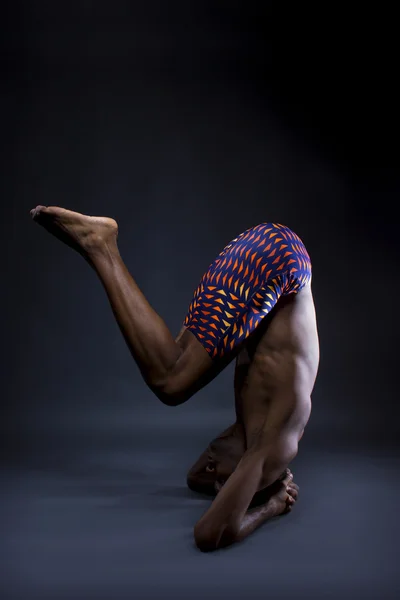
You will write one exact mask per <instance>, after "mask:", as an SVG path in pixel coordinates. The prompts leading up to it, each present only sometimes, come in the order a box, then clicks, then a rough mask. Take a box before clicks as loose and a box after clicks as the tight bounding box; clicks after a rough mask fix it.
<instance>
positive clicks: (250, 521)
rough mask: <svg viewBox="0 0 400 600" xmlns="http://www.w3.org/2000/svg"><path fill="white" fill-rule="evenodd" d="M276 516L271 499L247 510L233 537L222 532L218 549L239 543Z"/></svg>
mask: <svg viewBox="0 0 400 600" xmlns="http://www.w3.org/2000/svg"><path fill="white" fill-rule="evenodd" d="M276 515H277V510H276V505H275V504H274V501H273V499H270V500H268V502H267V503H266V504H263V505H261V506H257V507H256V508H252V509H250V510H248V511H247V512H246V513H245V515H244V516H243V518H242V521H241V523H240V526H239V529H238V531H237V532H235V533H234V535H233V534H232V533H231V532H229V531H228V530H226V533H225V532H224V533H223V534H222V536H221V540H220V542H219V545H218V547H219V548H224V547H226V546H230V545H231V544H234V543H235V542H241V541H242V540H244V538H246V537H247V536H248V535H250V534H251V533H253V531H254V530H255V529H257V527H259V526H260V525H262V524H263V523H265V521H268V519H272V518H273V517H275V516H276Z"/></svg>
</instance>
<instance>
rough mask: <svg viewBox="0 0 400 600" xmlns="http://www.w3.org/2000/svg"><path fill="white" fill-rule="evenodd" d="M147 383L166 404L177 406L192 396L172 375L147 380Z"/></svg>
mask: <svg viewBox="0 0 400 600" xmlns="http://www.w3.org/2000/svg"><path fill="white" fill-rule="evenodd" d="M147 385H148V387H149V388H150V389H151V391H152V392H153V393H154V394H155V395H156V396H157V398H158V399H159V400H160V401H161V402H162V403H163V404H165V405H166V406H178V405H179V404H183V402H186V401H187V400H189V398H190V397H191V396H192V394H191V393H190V391H189V390H188V389H187V388H185V387H184V386H182V385H181V384H180V383H179V381H177V380H176V377H173V376H166V377H165V379H163V380H162V381H157V382H154V381H147Z"/></svg>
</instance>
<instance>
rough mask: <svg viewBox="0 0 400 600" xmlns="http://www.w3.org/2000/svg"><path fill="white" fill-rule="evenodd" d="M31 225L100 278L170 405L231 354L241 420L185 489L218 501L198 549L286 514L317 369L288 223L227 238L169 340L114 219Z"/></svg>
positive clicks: (301, 254)
mask: <svg viewBox="0 0 400 600" xmlns="http://www.w3.org/2000/svg"><path fill="white" fill-rule="evenodd" d="M31 216H32V218H33V219H34V220H35V221H37V222H38V223H39V224H40V225H42V226H43V227H44V228H45V229H47V231H49V232H50V233H52V234H53V235H55V236H56V237H58V238H59V239H60V240H62V241H63V242H65V243H66V244H68V245H69V246H70V247H72V248H74V249H75V250H77V251H78V252H79V253H80V254H81V255H82V256H83V257H84V258H85V260H86V261H87V262H88V263H89V265H90V266H91V267H92V268H93V269H94V270H95V272H96V273H97V275H98V277H99V278H100V280H101V282H102V284H103V286H104V289H105V291H106V293H107V296H108V299H109V302H110V305H111V308H112V310H113V313H114V316H115V318H116V320H117V322H118V325H119V327H120V329H121V332H122V334H123V336H124V338H125V340H126V343H127V345H128V347H129V350H130V352H131V354H132V356H133V358H134V359H135V361H136V363H137V365H138V367H139V369H140V371H141V373H142V376H143V378H144V380H145V382H146V383H147V385H148V386H149V387H150V389H151V390H152V391H153V392H154V393H155V395H156V396H157V397H158V398H159V399H160V400H161V401H162V402H163V403H164V404H167V405H169V406H176V405H178V404H181V403H183V402H185V401H186V400H188V399H189V398H190V397H191V396H192V395H193V394H194V393H196V392H197V391H198V390H200V389H201V388H202V387H203V386H204V385H206V384H207V383H208V382H210V381H211V380H212V379H213V378H214V377H215V376H216V375H217V374H218V373H220V372H221V370H222V369H223V368H224V367H225V366H226V365H227V364H228V363H229V362H230V361H231V360H233V359H234V358H236V370H235V405H236V422H235V423H234V424H233V425H232V426H231V427H229V428H228V429H227V430H226V431H224V432H223V433H222V434H221V435H220V436H218V438H217V439H216V440H214V441H213V442H212V443H211V444H210V446H209V448H208V449H207V450H206V452H204V453H203V454H202V456H201V457H200V458H199V460H198V461H197V462H196V464H195V465H194V466H193V467H192V469H191V470H190V472H189V474H188V485H189V486H190V487H191V488H192V489H197V490H200V491H206V492H207V491H208V492H211V491H214V492H216V497H215V499H214V501H213V502H212V504H211V506H210V508H209V509H208V510H207V511H206V513H205V514H204V515H203V516H202V517H201V519H200V520H199V521H198V523H197V524H196V526H195V528H194V537H195V541H196V544H197V546H198V548H199V549H200V550H202V551H208V550H214V549H217V548H221V547H224V546H227V545H229V544H231V543H233V542H237V541H240V540H242V539H243V538H244V537H246V536H247V535H248V534H249V533H251V532H252V531H253V530H254V529H255V528H256V527H257V526H258V525H260V524H261V523H262V522H264V521H266V520H267V519H268V518H271V517H274V516H277V515H278V514H282V513H284V512H288V511H289V510H290V509H291V507H292V506H293V504H294V503H295V501H296V498H297V493H298V487H297V485H296V484H294V483H293V476H292V474H291V472H290V471H289V469H288V468H287V467H288V465H289V463H290V462H291V461H292V460H293V458H294V457H295V456H296V454H297V451H298V443H299V440H300V438H301V437H302V435H303V432H304V428H305V426H306V424H307V421H308V419H309V416H310V412H311V392H312V389H313V386H314V382H315V378H316V375H317V369H318V362H319V345H318V333H317V325H316V317H315V309H314V303H313V297H312V292H311V264H310V259H309V256H308V253H307V251H306V249H305V247H304V245H303V243H302V241H301V240H300V238H299V237H298V236H297V235H296V234H295V233H293V232H292V231H291V230H290V229H288V228H287V227H285V226H283V225H280V224H276V223H261V224H260V225H256V226H255V227H252V228H250V229H247V230H246V231H245V232H243V233H242V234H240V235H239V236H238V237H237V238H235V239H234V240H232V242H230V243H229V244H228V245H227V246H226V247H225V248H224V249H223V251H222V252H221V253H220V255H219V256H218V257H217V258H216V259H215V260H214V261H213V263H212V264H211V265H210V267H209V269H208V270H207V272H206V273H205V274H204V276H203V278H202V279H201V281H200V284H199V286H198V288H197V290H196V291H195V294H194V297H193V300H192V302H191V304H190V307H189V311H188V313H187V315H186V318H185V320H184V323H183V327H182V329H181V331H180V333H179V335H178V337H177V338H176V339H174V338H173V336H172V335H171V333H170V332H169V330H168V329H167V327H166V325H165V323H164V321H163V320H162V319H161V318H160V316H159V315H158V314H157V313H156V312H155V311H154V310H153V308H152V307H151V306H150V304H149V303H148V301H147V300H146V298H145V297H144V295H143V294H142V292H141V291H140V289H139V287H138V286H137V284H136V283H135V281H134V280H133V278H132V276H131V275H130V274H129V272H128V270H127V268H126V266H125V264H124V262H123V261H122V258H121V256H120V253H119V250H118V246H117V234H118V226H117V223H116V222H115V221H114V220H113V219H110V218H106V217H90V216H86V215H82V214H80V213H76V212H72V211H69V210H66V209H63V208H60V207H54V206H50V207H45V206H37V207H36V208H35V209H33V210H32V211H31Z"/></svg>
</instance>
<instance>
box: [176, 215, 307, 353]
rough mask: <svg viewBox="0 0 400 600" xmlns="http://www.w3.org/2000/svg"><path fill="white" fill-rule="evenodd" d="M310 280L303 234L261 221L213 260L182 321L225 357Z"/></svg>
mask: <svg viewBox="0 0 400 600" xmlns="http://www.w3.org/2000/svg"><path fill="white" fill-rule="evenodd" d="M310 280H311V261H310V257H309V255H308V253H307V250H306V248H305V246H304V244H303V242H302V241H301V239H300V238H299V236H298V235H296V234H295V233H294V232H293V231H291V230H290V229H289V228H288V227H285V226H284V225H280V224H279V223H261V224H260V225H256V226H255V227H251V228H250V229H247V230H246V231H244V232H243V233H241V234H240V235H239V236H238V237H236V238H235V239H234V240H232V241H231V242H230V243H229V244H228V245H227V246H225V248H224V249H223V250H222V252H221V253H220V254H219V255H218V256H217V258H216V259H215V260H214V261H213V262H212V263H211V265H210V267H209V268H208V270H207V271H206V273H205V274H204V275H203V277H202V279H201V281H200V284H199V285H198V287H197V289H196V291H195V293H194V296H193V299H192V301H191V303H190V306H189V309H188V313H187V315H186V318H185V320H184V323H183V325H184V326H185V327H186V329H189V330H190V331H192V333H193V334H194V335H195V336H196V337H197V339H198V340H199V341H200V342H201V343H202V344H203V346H204V347H205V349H206V350H207V352H208V353H209V354H210V356H211V357H212V358H219V357H222V356H224V355H225V354H226V353H227V352H230V351H232V350H233V348H234V347H235V346H236V345H237V344H239V343H241V342H242V341H243V340H244V339H245V338H246V337H247V336H249V335H250V333H251V332H252V331H254V329H255V328H256V327H257V325H258V324H259V323H260V321H261V320H262V319H263V318H264V317H265V315H267V314H268V313H269V312H270V310H271V309H272V308H273V307H274V305H275V304H276V303H277V301H278V299H279V298H280V296H282V295H286V294H289V293H291V292H298V291H299V290H300V289H301V288H302V287H304V286H305V285H306V284H307V283H308V282H309V281H310Z"/></svg>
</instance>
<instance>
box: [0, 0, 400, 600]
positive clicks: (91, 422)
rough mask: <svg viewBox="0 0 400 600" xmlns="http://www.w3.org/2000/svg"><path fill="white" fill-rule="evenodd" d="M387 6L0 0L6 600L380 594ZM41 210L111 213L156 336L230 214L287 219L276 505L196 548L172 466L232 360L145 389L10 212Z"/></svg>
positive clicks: (391, 538)
mask: <svg viewBox="0 0 400 600" xmlns="http://www.w3.org/2000/svg"><path fill="white" fill-rule="evenodd" d="M349 6H350V8H349ZM394 25H395V16H394V13H393V12H392V11H391V10H389V8H387V7H386V6H385V5H384V4H379V5H376V6H375V5H374V8H373V10H372V9H366V7H365V6H364V7H363V8H360V6H357V5H355V4H353V5H351V4H350V5H347V7H346V8H344V7H343V6H341V5H339V4H333V3H328V4H327V3H323V9H321V8H319V9H316V8H315V7H310V6H309V5H308V6H302V5H300V4H299V3H296V4H294V3H293V5H292V4H291V3H269V2H238V1H236V2H232V1H231V2H226V1H223V2H222V1H218V0H215V1H214V2H191V1H186V2H180V1H178V0H173V1H170V2H167V1H164V2H162V1H155V0H148V1H147V2H145V3H142V2H140V3H138V2H135V1H131V2H128V1H125V2H122V1H117V0H116V1H114V2H94V1H93V2H89V1H85V2H79V3H78V2H69V3H67V2H63V1H57V2H52V1H50V0H47V1H40V0H39V1H38V2H33V1H30V2H13V3H12V5H10V6H9V7H8V8H7V10H6V11H5V13H4V14H3V19H2V28H3V34H2V40H3V44H4V50H3V53H2V58H1V67H2V110H1V122H2V136H1V146H2V166H3V169H2V171H3V177H2V192H3V193H2V197H3V204H2V206H3V212H2V219H1V224H0V227H1V234H2V235H1V240H2V242H3V244H4V247H3V261H2V288H3V291H2V294H1V303H2V316H3V320H2V323H3V325H2V346H3V361H2V370H3V377H2V380H3V385H2V387H3V394H4V402H3V407H4V412H3V418H2V440H3V442H4V450H5V452H3V470H2V476H1V478H2V489H3V493H2V496H1V505H2V535H1V544H0V549H1V563H2V567H1V571H2V572H1V581H0V585H1V591H0V592H1V598H2V600H8V599H11V598H13V599H14V598H23V599H24V600H30V599H31V598H35V599H36V598H38V599H47V598H49V599H50V598H51V599H56V598H57V599H58V598H66V599H69V600H70V599H71V598H79V599H80V598H82V599H85V598H93V599H96V600H102V599H103V598H104V599H105V600H106V599H110V600H111V599H113V600H117V599H119V598H143V599H145V598H174V599H178V598H188V597H190V598H194V599H195V598H196V599H197V598H210V599H213V598H219V597H220V596H223V597H226V598H232V599H236V598H249V599H250V598H251V599H253V598H255V599H256V598H257V599H258V598H266V597H269V598H274V599H275V598H285V599H286V598H291V599H292V598H296V597H298V598H308V599H310V598H318V599H320V598H346V597H350V595H351V596H352V597H361V596H363V597H364V598H378V597H379V598H395V597H398V596H399V594H400V581H399V576H398V574H397V570H396V569H397V568H398V558H397V557H398V539H397V538H398V535H399V533H400V532H399V526H398V517H397V512H396V511H397V506H398V498H399V483H398V466H399V445H398V435H399V407H398V406H399V405H398V378H397V371H398V352H397V344H398V335H399V331H398V327H397V318H396V314H395V303H396V302H397V297H398V292H399V275H398V270H397V265H398V260H399V250H398V247H399V245H398V217H397V212H396V209H397V203H398V196H399V188H400V186H399V182H400V177H399V170H398V168H397V166H398V151H397V147H398V138H399V127H398V125H399V123H398V115H397V112H398V100H399V98H398V95H396V86H397V79H398V64H397V61H398V57H397V55H398V50H399V49H398V44H397V42H396V35H397V33H396V32H395V28H394ZM37 204H45V205H46V204H47V205H52V204H56V205H61V206H65V207H67V208H71V209H75V210H78V211H80V212H85V213H89V214H94V215H97V214H99V215H102V214H105V215H110V216H113V217H114V218H116V219H117V220H118V222H119V226H120V236H119V241H120V249H121V253H122V255H123V257H124V259H125V260H126V262H127V265H128V267H129V269H130V270H131V272H132V274H133V276H134V277H135V278H136V280H137V282H138V284H139V285H140V287H141V288H142V290H143V292H144V293H145V294H146V296H147V297H148V299H149V300H150V302H151V303H152V305H153V306H154V308H155V309H156V310H157V311H158V312H159V313H160V314H161V315H162V317H163V318H164V319H165V321H166V323H167V324H168V326H169V327H170V328H171V330H172V331H173V333H177V332H178V330H179V329H180V326H181V323H182V320H183V318H184V315H185V312H186V309H187V307H188V305H189V302H190V299H191V295H192V292H193V290H194V289H195V287H196V286H197V283H198V281H199V279H200V277H201V275H202V274H203V272H204V270H205V269H206V268H207V266H208V264H209V263H210V262H211V261H212V260H213V258H214V257H215V255H216V254H217V253H218V252H219V251H220V250H221V249H222V247H223V246H224V245H225V244H226V243H228V241H229V240H230V239H232V238H233V237H235V236H236V235H237V234H238V233H240V232H241V231H243V230H244V229H245V228H247V227H250V226H251V225H254V224H256V223H259V222H262V221H266V220H267V221H277V222H281V223H284V224H286V225H288V226H289V227H291V228H292V229H294V230H295V231H296V232H297V233H298V234H299V235H300V236H301V237H302V239H303V240H304V242H305V244H306V246H307V248H308V250H309V253H310V255H311V258H312V261H313V290H314V296H315V303H316V308H317V315H318V323H319V332H320V342H321V364H320V372H319V376H318V380H317V384H316V387H315V391H314V395H313V413H312V417H311V420H310V423H309V425H308V427H307V432H306V435H305V436H304V438H303V440H302V442H301V446H300V452H299V455H298V457H297V458H296V459H295V462H294V463H293V471H294V474H295V480H296V481H297V482H298V483H299V484H300V487H301V493H300V499H299V502H298V503H297V505H296V507H295V509H294V511H293V512H292V513H291V514H290V515H289V516H288V517H285V518H282V519H277V520H275V521H273V522H271V523H269V524H267V525H265V526H264V527H263V528H262V529H260V530H259V531H257V532H256V533H255V534H253V536H251V537H250V538H249V539H248V540H246V541H245V542H244V543H243V544H241V545H237V546H235V547H232V548H229V549H226V550H223V551H220V552H219V553H216V554H211V555H204V554H201V553H200V552H198V551H197V550H196V548H195V547H194V544H193V533H192V532H193V525H194V523H195V522H196V520H197V519H198V518H199V516H200V515H201V514H202V513H203V512H204V511H205V510H206V508H207V506H208V505H209V500H208V499H206V498H204V497H201V496H196V494H194V493H193V492H190V491H189V490H187V489H186V487H185V474H186V471H187V469H188V468H189V467H190V466H191V464H192V463H193V462H194V460H195V459H196V457H197V455H198V454H199V453H200V452H201V451H202V450H203V448H204V447H205V446H206V444H207V443H208V441H209V440H210V439H211V438H212V437H213V436H215V435H216V434H217V433H219V431H221V430H222V429H223V428H225V427H226V426H227V425H228V424H230V423H231V422H232V421H233V418H234V412H233V386H232V377H233V365H230V367H228V368H227V369H226V371H224V372H223V373H222V374H221V375H220V376H219V378H218V379H216V380H215V381H214V382H212V383H211V384H210V385H209V386H208V387H207V388H205V389H203V390H202V391H201V392H200V393H198V394H197V395H196V396H195V397H194V398H192V399H191V401H190V402H188V403H187V404H184V405H182V406H180V407H178V408H168V407H166V406H164V405H162V404H161V403H159V402H158V400H157V399H156V398H155V396H153V395H152V394H151V392H150V391H149V390H148V389H147V388H146V387H145V385H144V383H143V382H142V380H141V378H140V374H139V371H138V369H137V367H136V365H135V364H134V363H133V362H132V359H131V357H130V355H129V352H128V350H127V348H126V347H125V344H124V342H123V339H122V336H121V335H120V332H119V330H118V328H117V326H116V324H115V322H114V320H113V317H112V313H111V310H110V308H109V306H108V302H107V300H106V297H105V294H104V292H103V289H102V287H101V285H100V283H99V281H97V280H96V277H95V274H94V273H93V272H92V271H91V270H90V269H89V267H88V266H87V264H86V263H85V262H84V261H83V260H82V259H81V257H79V256H78V255H75V254H74V253H73V252H71V250H70V249H69V248H67V247H65V246H63V245H62V244H60V243H59V242H58V241H57V240H55V239H53V238H51V237H50V236H48V235H47V234H46V233H45V232H44V231H43V230H41V229H39V228H38V227H37V226H36V224H34V223H32V222H31V220H30V218H29V210H30V209H31V208H33V207H34V206H35V205H37ZM3 394H2V395H3Z"/></svg>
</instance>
